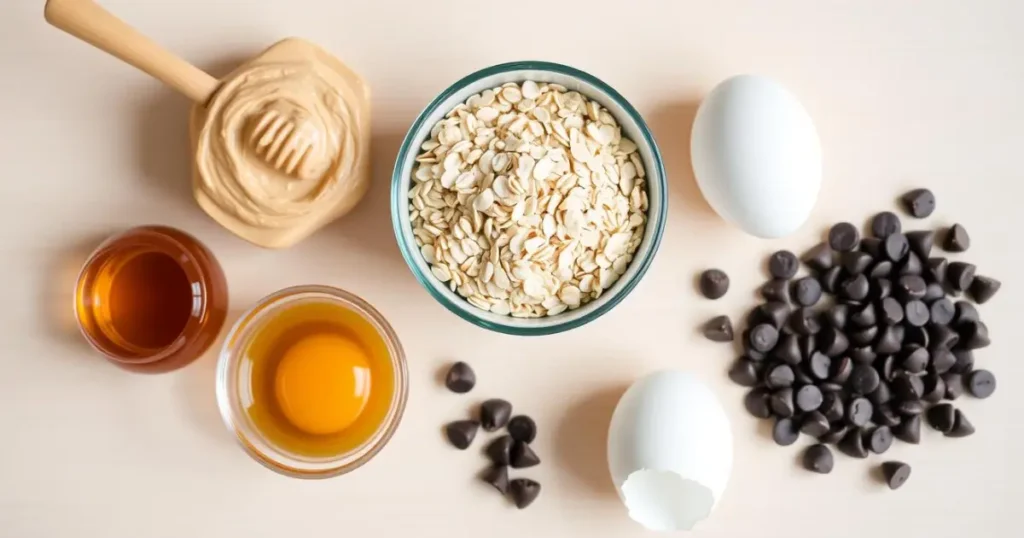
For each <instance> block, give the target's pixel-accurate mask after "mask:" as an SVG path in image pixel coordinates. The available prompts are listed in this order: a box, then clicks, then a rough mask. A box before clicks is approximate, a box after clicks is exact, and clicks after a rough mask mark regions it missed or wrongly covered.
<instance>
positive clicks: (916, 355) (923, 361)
mask: <svg viewBox="0 0 1024 538" xmlns="http://www.w3.org/2000/svg"><path fill="white" fill-rule="evenodd" d="M903 353H904V355H903V362H902V364H901V366H903V369H904V370H906V371H907V372H910V373H911V374H920V373H921V372H924V370H925V368H928V361H929V360H930V359H931V356H930V355H929V354H928V350H927V349H925V348H923V347H917V346H907V347H906V348H904V349H903Z"/></svg>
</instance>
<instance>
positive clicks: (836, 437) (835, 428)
mask: <svg viewBox="0 0 1024 538" xmlns="http://www.w3.org/2000/svg"><path fill="white" fill-rule="evenodd" d="M849 431H850V427H849V426H847V425H846V424H843V423H841V422H837V423H835V424H832V425H831V426H830V427H829V430H828V433H826V434H825V435H822V436H821V437H818V440H819V441H821V442H822V443H828V444H830V445H834V444H836V443H838V442H839V441H841V440H842V439H843V438H844V437H846V434H847V433H848V432H849Z"/></svg>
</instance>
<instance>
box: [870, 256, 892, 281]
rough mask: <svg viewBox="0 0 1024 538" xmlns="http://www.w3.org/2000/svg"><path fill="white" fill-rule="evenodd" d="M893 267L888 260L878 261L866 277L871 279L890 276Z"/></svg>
mask: <svg viewBox="0 0 1024 538" xmlns="http://www.w3.org/2000/svg"><path fill="white" fill-rule="evenodd" d="M892 269H893V265H892V262H891V261H889V260H880V261H879V262H878V263H876V264H875V265H874V266H872V267H871V270H870V271H868V276H869V277H871V278H885V277H887V276H889V275H891V274H892Z"/></svg>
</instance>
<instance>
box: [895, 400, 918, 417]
mask: <svg viewBox="0 0 1024 538" xmlns="http://www.w3.org/2000/svg"><path fill="white" fill-rule="evenodd" d="M896 410H897V411H899V413H900V414H901V415H908V416H916V415H920V414H921V413H924V404H923V403H922V402H921V400H906V401H903V402H900V403H899V405H897V406H896Z"/></svg>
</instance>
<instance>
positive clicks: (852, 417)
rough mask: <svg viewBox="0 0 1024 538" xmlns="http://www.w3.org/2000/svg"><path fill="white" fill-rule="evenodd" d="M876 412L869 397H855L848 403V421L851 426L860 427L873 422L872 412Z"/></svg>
mask: <svg viewBox="0 0 1024 538" xmlns="http://www.w3.org/2000/svg"><path fill="white" fill-rule="evenodd" d="M874 412H875V407H874V406H873V405H871V401H870V400H868V399H867V398H855V399H853V400H851V401H850V403H848V404H846V421H847V422H849V423H850V425H851V426H856V427H858V428H860V427H862V426H864V425H866V424H867V423H869V422H871V414H872V413H874Z"/></svg>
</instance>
